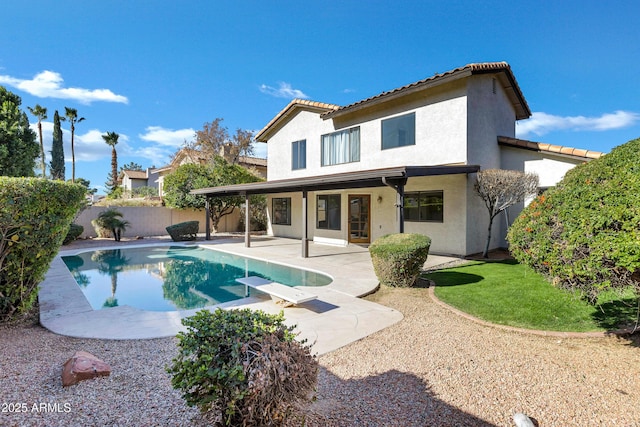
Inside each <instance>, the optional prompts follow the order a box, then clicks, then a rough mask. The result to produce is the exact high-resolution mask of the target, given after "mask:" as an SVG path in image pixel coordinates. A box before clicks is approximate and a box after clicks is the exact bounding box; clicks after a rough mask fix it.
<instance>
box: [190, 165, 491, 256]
mask: <svg viewBox="0 0 640 427" xmlns="http://www.w3.org/2000/svg"><path fill="white" fill-rule="evenodd" d="M479 170H480V166H479V165H440V166H400V167H393V168H384V169H370V170H365V171H357V172H345V173H337V174H332V175H323V176H312V177H306V178H291V179H282V180H275V181H263V182H253V183H249V184H234V185H224V186H220V187H209V188H199V189H197V190H192V191H191V192H190V193H191V194H199V195H205V196H208V197H224V196H244V197H245V203H246V204H247V206H249V196H251V195H255V194H275V193H302V257H303V258H307V257H308V256H309V243H308V238H307V236H308V230H307V227H308V220H307V212H308V209H307V193H308V192H310V191H325V190H346V189H352V188H373V187H385V186H389V187H391V188H393V189H394V190H395V191H396V193H397V198H398V200H397V203H396V204H395V206H396V208H397V210H398V218H399V231H400V233H404V212H403V211H404V209H403V206H404V186H405V185H406V183H407V180H408V179H409V178H414V177H424V176H437V175H457V174H469V173H475V172H478V171H479ZM206 210H207V212H208V211H209V202H208V200H207V208H206ZM249 224H250V217H249V209H245V245H246V246H247V247H249V246H250V245H251V237H250V233H249ZM206 230H207V237H206V238H207V240H209V238H210V224H209V214H207V217H206Z"/></svg>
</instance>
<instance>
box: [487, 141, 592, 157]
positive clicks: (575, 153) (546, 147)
mask: <svg viewBox="0 0 640 427" xmlns="http://www.w3.org/2000/svg"><path fill="white" fill-rule="evenodd" d="M498 144H500V145H504V146H507V147H516V148H524V149H525V150H532V151H537V152H547V153H555V154H558V155H564V156H569V157H573V158H579V159H584V160H592V159H598V158H600V157H601V156H604V153H601V152H599V151H591V150H583V149H581V148H572V147H564V146H561V145H552V144H547V143H544V142H534V141H527V140H524V139H518V138H510V137H506V136H499V137H498Z"/></svg>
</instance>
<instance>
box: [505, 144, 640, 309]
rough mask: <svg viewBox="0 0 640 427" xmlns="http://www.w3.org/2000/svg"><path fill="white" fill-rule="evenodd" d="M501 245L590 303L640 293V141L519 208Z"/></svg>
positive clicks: (578, 170)
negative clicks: (615, 293)
mask: <svg viewBox="0 0 640 427" xmlns="http://www.w3.org/2000/svg"><path fill="white" fill-rule="evenodd" d="M507 239H508V240H509V244H510V249H511V253H512V254H513V255H514V257H515V258H516V259H517V260H518V261H520V262H521V263H524V264H527V265H529V266H531V267H533V268H534V269H535V270H536V271H538V272H540V273H543V274H544V275H546V276H547V277H548V278H549V279H550V280H551V281H552V282H553V283H554V284H556V285H557V286H560V287H562V288H565V289H568V290H578V291H580V292H582V294H583V295H585V296H586V297H588V298H589V299H590V300H591V301H592V302H595V301H596V299H597V297H598V295H600V294H601V293H602V292H604V291H610V290H625V289H626V290H628V288H629V287H630V286H631V287H633V288H635V292H636V295H637V294H638V293H639V292H640V139H636V140H633V141H630V142H628V143H626V144H623V145H621V146H619V147H616V148H614V149H613V150H612V151H611V152H610V153H609V154H607V155H605V156H603V157H601V158H599V159H596V160H592V161H591V162H589V163H586V164H582V165H580V166H577V167H575V168H574V169H572V170H570V171H569V172H567V174H566V175H565V177H564V179H563V180H562V181H561V182H560V183H559V184H558V185H557V186H556V187H555V188H553V189H550V190H548V191H547V192H546V193H544V194H543V195H541V196H539V197H538V198H537V199H536V200H534V201H533V202H532V203H530V204H529V206H527V207H526V208H525V209H524V210H523V211H522V213H521V214H520V216H519V217H518V218H517V219H516V221H515V222H514V223H513V225H512V226H511V228H510V230H509V233H508V236H507Z"/></svg>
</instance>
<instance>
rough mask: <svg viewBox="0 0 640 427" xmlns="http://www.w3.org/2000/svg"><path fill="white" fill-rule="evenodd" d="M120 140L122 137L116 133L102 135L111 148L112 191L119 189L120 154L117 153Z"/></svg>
mask: <svg viewBox="0 0 640 427" xmlns="http://www.w3.org/2000/svg"><path fill="white" fill-rule="evenodd" d="M118 138H120V135H118V134H117V133H115V132H107V133H106V134H105V135H102V139H104V142H106V143H107V145H109V146H111V191H113V190H115V189H116V188H117V187H118V153H117V152H116V144H117V143H118Z"/></svg>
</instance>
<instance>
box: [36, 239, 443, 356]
mask: <svg viewBox="0 0 640 427" xmlns="http://www.w3.org/2000/svg"><path fill="white" fill-rule="evenodd" d="M87 243H89V242H87ZM103 243H104V245H100V246H99V248H100V249H114V248H122V247H136V246H137V247H139V246H146V245H176V243H173V242H170V241H167V240H166V239H164V240H158V239H155V240H150V239H144V240H140V241H129V242H120V243H116V242H114V241H109V240H105V241H103ZM196 243H197V244H198V245H200V246H203V247H209V248H212V249H216V250H220V251H224V252H229V253H233V254H236V255H242V256H246V257H251V258H258V259H262V260H267V261H270V262H274V263H280V264H285V265H288V266H292V267H298V268H303V269H306V270H313V271H318V272H322V273H324V274H327V275H329V276H331V277H332V278H333V282H332V283H331V284H329V285H327V286H323V287H313V288H309V287H305V290H309V291H311V292H313V293H315V294H317V295H318V299H317V300H314V301H309V302H307V303H304V304H300V305H299V306H297V307H289V308H285V309H284V314H285V318H286V322H287V323H288V324H295V325H297V330H298V331H299V332H300V338H301V339H307V340H308V343H310V344H312V345H313V350H314V352H315V353H317V354H324V353H327V352H329V351H332V350H335V349H337V348H339V347H342V346H344V345H346V344H349V343H351V342H353V341H356V340H358V339H361V338H363V337H365V336H367V335H370V334H372V333H374V332H377V331H379V330H381V329H384V328H386V327H388V326H391V325H392V324H394V323H396V322H399V321H400V320H401V319H402V314H401V313H400V312H398V311H396V310H393V309H391V308H388V307H384V306H382V305H379V304H375V303H372V302H370V301H366V300H362V299H360V298H358V297H360V296H363V295H366V294H368V293H371V292H373V291H375V289H376V288H377V286H378V280H377V278H376V276H375V274H374V272H373V266H372V264H371V259H370V257H369V252H368V250H367V249H366V248H363V247H360V246H357V245H350V246H347V247H337V246H329V245H321V244H313V243H310V244H309V258H301V256H300V241H299V240H294V239H284V238H274V237H266V236H262V237H253V238H252V242H251V247H250V248H246V247H245V246H244V241H243V240H241V239H239V238H224V239H216V240H213V241H206V242H205V241H198V242H196ZM183 244H185V243H183ZM186 244H193V243H186ZM73 246H75V248H74V249H68V250H65V251H61V252H60V253H59V255H58V256H56V258H55V259H54V260H53V262H52V263H51V267H50V269H49V272H48V273H47V275H46V277H45V280H44V281H43V282H42V283H41V285H40V293H39V303H40V322H41V324H42V325H43V326H44V327H46V328H47V329H49V330H51V331H53V332H55V333H58V334H61V335H68V336H73V337H81V338H99V339H147V338H159V337H168V336H175V335H176V334H177V333H178V332H179V331H182V330H184V327H183V326H182V324H181V320H182V319H183V318H184V317H188V316H191V315H193V314H194V313H195V312H196V311H198V310H186V311H172V312H152V311H145V310H140V309H137V308H133V307H130V306H121V307H113V308H104V309H101V310H93V309H92V308H91V306H90V305H89V302H88V301H87V299H86V298H85V296H84V294H83V293H82V290H81V289H80V287H79V286H78V285H77V283H76V282H75V280H74V279H73V277H72V275H71V273H70V272H69V270H68V269H67V267H66V265H65V264H64V262H63V261H62V259H61V258H60V257H61V256H67V255H75V254H78V253H80V252H86V251H91V250H94V249H97V248H98V247H97V246H96V242H95V241H93V242H90V244H87V245H83V244H82V242H79V243H77V244H74V245H73ZM452 260H455V258H450V257H440V256H434V255H430V256H429V259H428V260H427V263H426V264H425V267H427V268H430V267H433V266H436V265H440V264H446V263H448V262H451V261H452ZM214 307H222V308H232V307H234V308H245V307H248V308H251V309H260V310H263V311H265V312H268V313H279V312H280V311H281V310H283V309H282V308H281V307H280V306H278V305H276V304H275V303H273V302H272V301H271V299H270V298H269V297H267V296H251V297H249V298H244V299H240V300H236V301H231V302H229V303H225V304H220V305H217V306H212V307H208V308H210V309H211V308H214Z"/></svg>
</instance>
